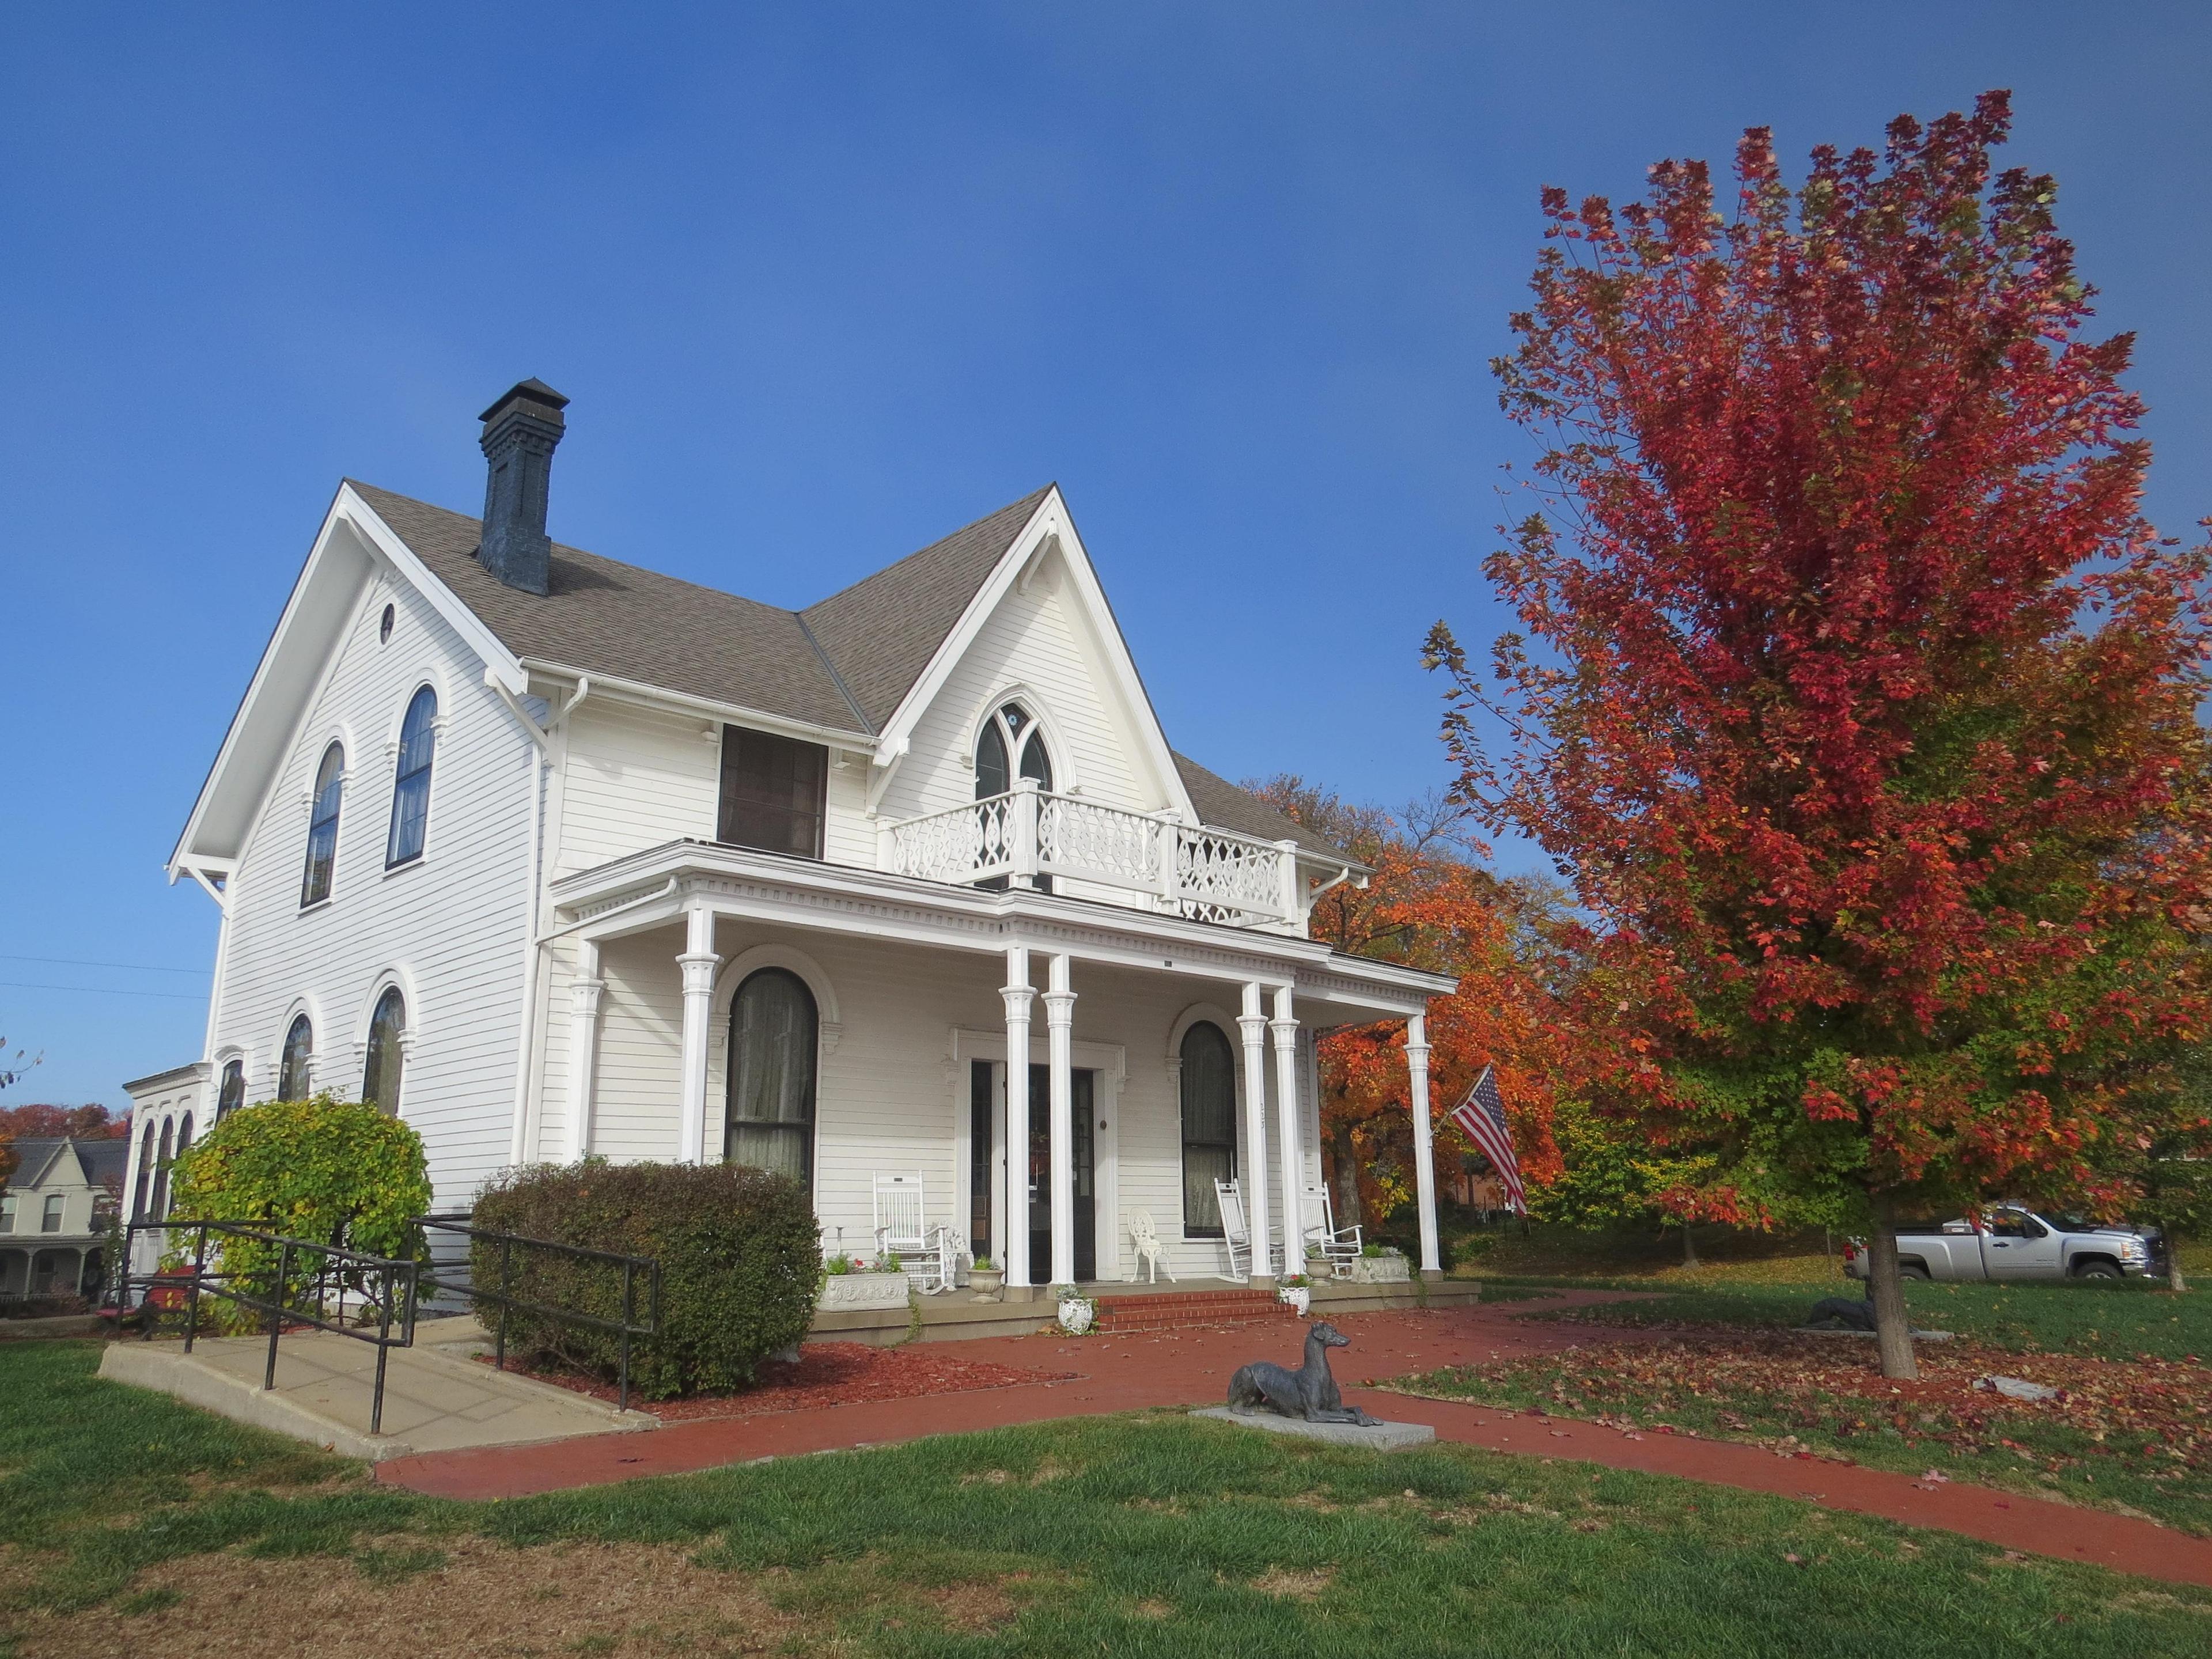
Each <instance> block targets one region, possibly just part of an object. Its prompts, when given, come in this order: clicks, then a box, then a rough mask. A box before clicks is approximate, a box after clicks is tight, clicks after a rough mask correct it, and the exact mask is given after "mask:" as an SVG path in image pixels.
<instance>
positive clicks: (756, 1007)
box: [722, 968, 817, 1187]
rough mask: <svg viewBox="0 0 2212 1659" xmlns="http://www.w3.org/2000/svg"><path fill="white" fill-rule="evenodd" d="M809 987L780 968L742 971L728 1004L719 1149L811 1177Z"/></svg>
mask: <svg viewBox="0 0 2212 1659" xmlns="http://www.w3.org/2000/svg"><path fill="white" fill-rule="evenodd" d="M816 1030H817V1016H816V1012H815V1008H814V994H813V993H812V992H811V991H810V990H808V989H807V988H806V985H805V981H802V980H801V979H800V978H799V975H796V974H793V973H790V972H787V971H786V970H785V969H781V968H763V969H761V970H760V971H759V972H758V973H757V974H750V975H746V977H745V982H744V984H743V985H740V986H739V987H738V994H737V997H736V999H735V1000H733V1001H732V1003H731V1005H730V1109H729V1123H728V1128H727V1132H726V1137H725V1140H724V1145H723V1152H722V1155H723V1156H724V1157H725V1158H727V1159H728V1160H729V1161H730V1162H731V1163H732V1164H750V1166H751V1167H753V1168H754V1169H757V1170H775V1172H776V1173H777V1174H779V1175H787V1176H791V1177H792V1179H793V1180H794V1181H797V1182H799V1183H800V1184H801V1185H802V1186H807V1187H811V1185H812V1184H813V1180H814V1056H815V1053H816V1049H815V1034H816Z"/></svg>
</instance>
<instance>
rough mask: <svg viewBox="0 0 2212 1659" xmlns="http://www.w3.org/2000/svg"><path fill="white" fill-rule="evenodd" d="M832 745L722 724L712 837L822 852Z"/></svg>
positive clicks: (774, 849) (811, 854)
mask: <svg viewBox="0 0 2212 1659" xmlns="http://www.w3.org/2000/svg"><path fill="white" fill-rule="evenodd" d="M828 784H829V750H826V749H824V748H823V746H822V745H821V744H817V743H799V742H798V741H796V740H795V739H793V738H779V737H777V736H775V734H774V733H772V732H755V731H752V730H750V728H748V727H746V726H724V727H723V728H722V801H721V812H720V822H719V823H718V824H717V825H716V828H715V831H714V839H715V840H717V841H726V842H735V843H736V844H737V845H738V846H739V847H758V848H765V849H766V850H767V851H769V852H771V853H795V854H798V855H799V857H800V858H803V859H818V858H820V857H821V856H822V818H823V795H824V792H825V791H826V789H827V787H828Z"/></svg>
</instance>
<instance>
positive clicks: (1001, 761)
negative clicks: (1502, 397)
mask: <svg viewBox="0 0 2212 1659" xmlns="http://www.w3.org/2000/svg"><path fill="white" fill-rule="evenodd" d="M1018 778H1028V779H1029V780H1030V781H1032V782H1034V783H1035V784H1036V787H1038V788H1040V789H1042V790H1046V791H1049V790H1050V789H1051V788H1052V750H1049V749H1048V748H1047V747H1046V746H1045V740H1044V728H1043V727H1042V726H1039V725H1038V724H1037V722H1036V716H1035V715H1034V714H1030V711H1029V710H1028V709H1027V708H1024V707H1023V706H1022V705H1021V704H1020V703H1019V702H1006V703H1001V704H1000V706H999V707H998V708H997V709H995V710H994V711H993V713H992V715H991V718H990V719H989V720H986V721H984V722H983V729H982V731H981V732H980V733H979V734H977V736H976V738H975V799H977V800H988V799H991V797H992V796H994V795H1003V794H1005V793H1006V792H1007V791H1008V790H1010V789H1012V787H1014V781H1015V780H1016V779H1018ZM1036 884H1037V890H1039V891H1040V892H1046V893H1049V892H1050V891H1052V878H1051V877H1050V876H1039V877H1038V878H1036ZM977 885H978V886H982V887H988V888H991V889H993V890H1004V889H1005V888H1006V885H1007V880H1006V877H1004V876H993V877H992V878H990V879H989V880H987V881H983V882H979V883H978V884H977Z"/></svg>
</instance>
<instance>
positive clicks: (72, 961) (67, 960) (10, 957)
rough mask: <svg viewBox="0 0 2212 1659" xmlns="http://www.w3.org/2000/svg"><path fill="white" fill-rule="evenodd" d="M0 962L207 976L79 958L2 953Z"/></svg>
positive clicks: (194, 971) (193, 970)
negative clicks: (21, 955)
mask: <svg viewBox="0 0 2212 1659" xmlns="http://www.w3.org/2000/svg"><path fill="white" fill-rule="evenodd" d="M0 962H44V963H52V965H53V966H55V967H57V968H123V969H129V970H130V971H131V972H132V973H134V974H205V973H206V972H207V971H208V969H204V968H156V967H155V965H154V964H153V963H149V962H86V961H84V960H83V959H82V958H81V957H19V956H16V955H15V954H14V953H13V952H11V951H0Z"/></svg>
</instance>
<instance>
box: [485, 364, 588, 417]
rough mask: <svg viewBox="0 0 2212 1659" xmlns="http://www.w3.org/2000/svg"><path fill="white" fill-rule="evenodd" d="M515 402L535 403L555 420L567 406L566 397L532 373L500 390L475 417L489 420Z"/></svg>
mask: <svg viewBox="0 0 2212 1659" xmlns="http://www.w3.org/2000/svg"><path fill="white" fill-rule="evenodd" d="M515 403H524V404H538V405H539V406H540V407H541V408H543V409H544V410H547V412H549V413H550V415H551V416H553V418H554V419H555V420H556V421H557V420H559V419H560V418H561V411H562V410H564V409H566V408H568V399H567V398H564V397H562V395H561V394H560V393H559V392H556V391H555V390H554V389H553V388H552V387H551V386H548V385H546V384H545V382H544V381H543V380H539V379H538V378H537V377H536V376H535V375H532V377H531V378H530V379H529V380H518V381H516V382H515V383H514V384H513V386H509V387H508V388H507V390H506V391H505V392H501V394H500V395H499V396H498V397H497V398H495V399H494V400H493V402H492V406H491V407H490V408H489V409H487V410H484V412H483V414H481V415H479V416H477V419H478V420H480V421H489V420H490V419H491V418H492V417H493V416H495V415H497V414H499V413H500V412H501V410H504V409H506V407H507V405H508V404H515Z"/></svg>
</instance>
